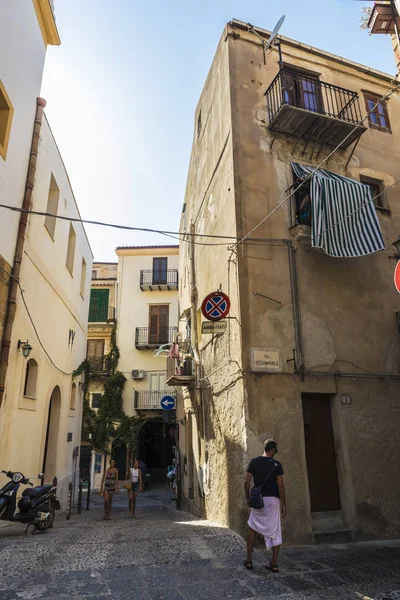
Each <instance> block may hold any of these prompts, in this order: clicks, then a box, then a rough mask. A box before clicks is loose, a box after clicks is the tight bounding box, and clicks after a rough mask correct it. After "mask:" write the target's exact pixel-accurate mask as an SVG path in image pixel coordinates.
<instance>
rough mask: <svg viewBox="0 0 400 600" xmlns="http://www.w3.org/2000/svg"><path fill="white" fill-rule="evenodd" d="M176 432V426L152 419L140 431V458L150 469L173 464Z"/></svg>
mask: <svg viewBox="0 0 400 600" xmlns="http://www.w3.org/2000/svg"><path fill="white" fill-rule="evenodd" d="M175 430H176V427H175V424H168V423H164V422H162V421H157V420H155V419H150V420H148V421H147V422H146V423H145V424H144V425H143V427H142V429H141V431H140V441H139V458H141V459H142V460H144V462H145V463H146V464H147V466H148V467H149V468H150V469H161V468H165V467H167V466H168V465H171V464H172V459H173V447H174V445H175Z"/></svg>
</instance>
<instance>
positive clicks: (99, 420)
mask: <svg viewBox="0 0 400 600" xmlns="http://www.w3.org/2000/svg"><path fill="white" fill-rule="evenodd" d="M116 330H117V323H116V321H114V327H113V330H112V333H111V339H110V353H109V354H108V355H107V356H106V359H105V365H106V369H107V372H108V374H109V376H108V377H107V378H106V380H105V382H104V391H103V395H102V397H101V400H100V407H99V409H98V411H97V412H96V411H95V410H93V409H92V408H90V405H89V384H90V382H91V381H93V380H94V379H96V377H98V375H99V374H98V373H97V372H96V371H95V370H94V369H93V368H92V365H91V364H90V362H89V361H88V360H87V359H85V360H84V361H82V363H81V364H80V365H79V367H78V368H77V369H76V370H75V371H74V372H73V374H72V378H73V379H74V378H75V377H78V376H79V375H82V374H84V376H85V377H84V381H83V383H82V391H83V415H82V439H83V440H85V441H90V442H91V444H92V447H93V449H94V450H97V451H99V452H103V451H105V450H106V449H107V447H108V443H109V440H110V438H112V437H116V436H117V435H118V431H119V428H120V423H122V422H124V423H125V419H129V417H127V416H126V415H125V414H124V410H123V399H122V393H123V390H124V386H125V382H126V377H125V376H124V374H123V373H121V372H120V371H117V367H118V361H119V356H120V352H119V348H118V346H117V334H116ZM124 427H125V426H124ZM125 429H126V427H125ZM125 429H124V430H123V431H125ZM89 434H91V436H90V435H89ZM124 435H126V434H124ZM121 440H122V437H121Z"/></svg>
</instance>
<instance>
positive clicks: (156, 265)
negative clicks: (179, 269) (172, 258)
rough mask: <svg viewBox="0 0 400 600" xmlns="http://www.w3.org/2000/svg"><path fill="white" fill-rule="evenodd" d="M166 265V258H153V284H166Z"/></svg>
mask: <svg viewBox="0 0 400 600" xmlns="http://www.w3.org/2000/svg"><path fill="white" fill-rule="evenodd" d="M167 263H168V259H167V258H164V257H162V258H161V257H155V258H153V283H161V284H166V283H167Z"/></svg>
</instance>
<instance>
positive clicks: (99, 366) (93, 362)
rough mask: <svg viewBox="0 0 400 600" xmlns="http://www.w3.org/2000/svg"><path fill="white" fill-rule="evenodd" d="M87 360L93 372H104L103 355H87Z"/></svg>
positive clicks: (104, 362)
mask: <svg viewBox="0 0 400 600" xmlns="http://www.w3.org/2000/svg"><path fill="white" fill-rule="evenodd" d="M86 358H87V360H88V361H89V364H90V366H91V369H92V371H93V372H94V373H106V372H107V369H106V357H105V356H87V357H86Z"/></svg>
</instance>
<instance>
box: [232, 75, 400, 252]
mask: <svg viewBox="0 0 400 600" xmlns="http://www.w3.org/2000/svg"><path fill="white" fill-rule="evenodd" d="M399 88H400V83H399V84H398V85H397V86H396V87H395V88H394V89H393V88H390V89H389V90H387V91H386V92H385V94H384V95H383V96H382V97H381V98H380V99H379V100H377V102H376V104H375V105H374V106H373V107H372V108H371V110H370V111H368V112H367V113H366V115H365V116H364V118H363V119H361V121H359V122H358V123H357V125H356V126H355V127H354V128H353V129H352V130H351V131H350V133H349V134H348V135H347V136H346V137H345V138H344V139H343V140H342V141H341V142H340V143H339V144H338V145H337V146H336V147H335V148H334V149H333V150H332V152H331V153H330V154H328V156H326V157H325V158H324V160H323V161H322V162H321V163H320V164H319V165H318V166H317V167H315V169H314V170H313V171H311V172H310V173H309V174H308V175H307V177H306V178H305V179H304V180H303V181H302V182H301V183H300V184H299V185H298V186H297V187H296V188H295V189H294V190H293V191H292V192H291V193H290V194H289V195H288V196H286V198H284V200H282V202H281V203H280V204H278V205H277V206H276V207H275V208H274V209H273V210H272V211H271V212H270V213H269V214H268V215H267V216H266V217H264V219H263V220H262V221H260V222H259V223H258V224H257V225H256V226H255V227H253V229H251V231H249V233H247V234H246V235H245V236H244V237H242V239H241V240H239V241H238V242H237V243H236V244H233V245H232V249H234V248H235V247H237V246H238V245H239V244H242V243H243V242H244V241H245V240H246V239H247V238H248V237H249V236H250V235H251V234H252V233H254V232H255V231H256V230H257V229H258V228H259V227H261V225H263V224H264V223H265V221H267V220H268V219H269V218H270V217H272V215H273V214H274V213H276V212H277V211H278V210H279V209H280V208H281V207H282V206H283V205H284V204H285V202H287V201H288V200H289V198H291V197H292V196H293V195H294V194H295V193H296V192H297V191H298V190H299V189H300V188H301V186H302V185H304V183H305V182H306V181H307V180H308V179H311V177H312V176H313V175H314V173H315V172H316V171H318V169H320V168H321V167H322V165H323V164H324V163H325V162H326V161H327V160H329V159H330V158H331V156H333V155H334V154H335V152H337V150H339V148H340V147H341V145H342V144H343V142H345V141H346V140H347V139H348V138H349V137H350V136H351V135H352V134H353V133H354V131H356V129H358V128H359V127H360V126H361V125H362V124H363V123H364V121H365V119H367V118H368V117H369V115H370V114H371V113H372V112H373V111H374V110H375V109H376V107H377V106H378V105H379V104H380V103H381V102H383V101H384V100H387V99H388V98H390V96H392V94H394V93H395V92H396V91H397V90H398V89H399Z"/></svg>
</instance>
